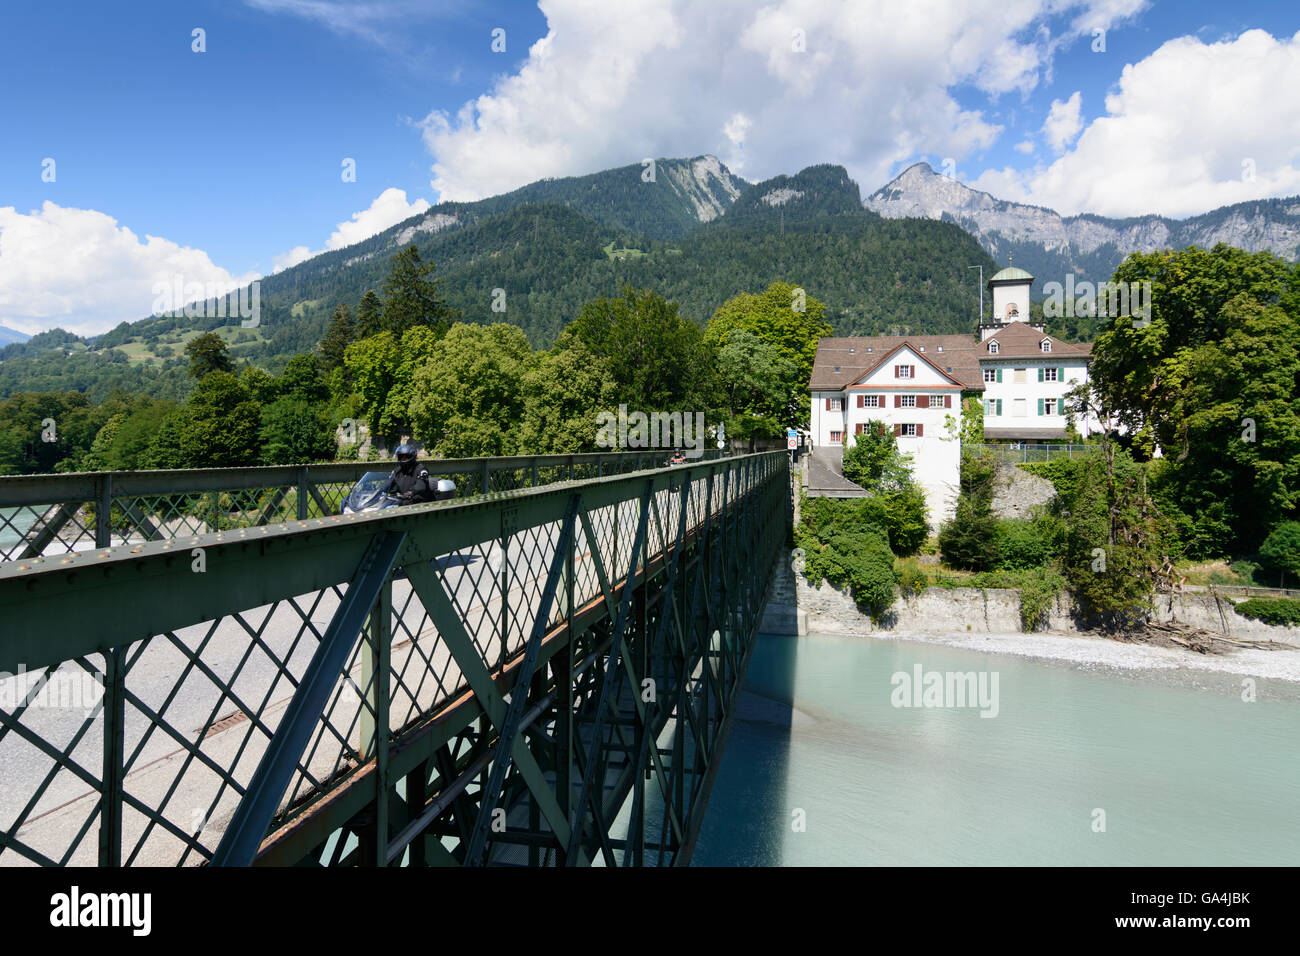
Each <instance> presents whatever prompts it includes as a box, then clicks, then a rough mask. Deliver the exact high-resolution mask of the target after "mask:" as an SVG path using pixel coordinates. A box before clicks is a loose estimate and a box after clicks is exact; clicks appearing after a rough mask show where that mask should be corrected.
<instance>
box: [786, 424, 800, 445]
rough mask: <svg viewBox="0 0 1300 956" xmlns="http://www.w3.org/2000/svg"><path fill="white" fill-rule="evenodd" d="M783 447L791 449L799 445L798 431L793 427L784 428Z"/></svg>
mask: <svg viewBox="0 0 1300 956" xmlns="http://www.w3.org/2000/svg"><path fill="white" fill-rule="evenodd" d="M785 447H786V448H791V449H793V448H798V447H799V433H798V432H797V431H795V430H794V429H793V428H787V429H786V430H785Z"/></svg>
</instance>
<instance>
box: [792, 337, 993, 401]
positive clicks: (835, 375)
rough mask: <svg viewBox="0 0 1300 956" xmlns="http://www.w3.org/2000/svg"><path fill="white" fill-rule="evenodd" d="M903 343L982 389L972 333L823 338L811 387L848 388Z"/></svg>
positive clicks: (933, 363) (814, 367) (818, 349)
mask: <svg viewBox="0 0 1300 956" xmlns="http://www.w3.org/2000/svg"><path fill="white" fill-rule="evenodd" d="M902 345H906V346H908V347H909V348H911V349H912V351H914V352H916V353H917V354H918V355H919V356H920V357H921V358H923V359H924V360H926V361H928V362H929V363H930V364H931V365H933V366H934V367H935V368H937V369H938V370H939V371H940V372H943V373H945V374H947V375H951V376H952V377H953V378H955V379H956V380H957V381H959V382H961V383H962V385H964V386H965V387H967V388H971V389H983V387H984V382H983V379H982V377H981V375H980V367H979V358H978V355H977V353H976V342H975V339H974V338H973V337H972V336H970V335H863V336H854V337H850V338H832V339H821V340H820V341H819V342H818V343H817V357H816V359H814V361H813V371H812V381H811V384H810V385H809V389H810V390H811V391H820V390H827V389H829V390H839V389H842V388H846V387H848V386H849V385H852V384H853V383H854V382H857V381H859V380H861V379H863V378H865V377H866V376H867V375H869V374H870V373H871V372H873V371H875V370H876V368H878V367H879V366H880V364H881V363H882V362H884V361H885V359H886V358H888V357H889V355H890V354H891V353H892V352H894V351H895V350H896V349H898V347H899V346H902ZM922 349H924V350H925V351H924V352H922V351H921V350H922ZM940 349H942V350H943V351H940Z"/></svg>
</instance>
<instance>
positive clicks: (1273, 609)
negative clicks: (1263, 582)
mask: <svg viewBox="0 0 1300 956" xmlns="http://www.w3.org/2000/svg"><path fill="white" fill-rule="evenodd" d="M1234 610H1236V612H1237V613H1238V614H1240V615H1241V616H1242V617H1249V618H1253V619H1254V620H1256V621H1263V622H1264V623H1265V624H1281V625H1284V626H1287V625H1292V624H1300V600H1296V599H1295V598H1251V599H1250V600H1249V601H1242V602H1241V603H1240V604H1238V605H1236V607H1235V608H1234Z"/></svg>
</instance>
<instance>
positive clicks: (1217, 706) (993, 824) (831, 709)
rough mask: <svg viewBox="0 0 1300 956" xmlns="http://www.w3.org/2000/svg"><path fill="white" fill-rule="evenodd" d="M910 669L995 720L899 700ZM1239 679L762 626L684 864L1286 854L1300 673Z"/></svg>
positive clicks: (1031, 861) (1295, 788) (1280, 861)
mask: <svg viewBox="0 0 1300 956" xmlns="http://www.w3.org/2000/svg"><path fill="white" fill-rule="evenodd" d="M918 665H919V667H920V669H921V671H920V674H921V686H922V687H924V686H926V684H927V683H929V682H930V680H931V679H930V678H929V677H928V675H929V674H931V673H936V672H937V673H939V674H941V675H947V674H948V673H950V672H951V673H953V674H963V673H973V674H974V675H975V676H976V678H978V676H979V675H980V674H981V673H982V674H983V675H984V680H985V685H984V686H985V690H986V691H987V692H988V694H987V696H986V698H985V700H986V702H992V701H993V700H996V715H995V716H994V715H993V714H994V709H995V708H994V707H993V706H988V705H986V706H984V707H983V708H981V707H979V706H970V704H973V703H978V701H972V700H970V699H967V700H966V701H965V702H964V703H966V704H967V706H910V707H909V706H895V703H900V704H901V703H904V702H905V701H904V699H903V697H902V696H901V695H902V692H903V690H904V679H903V678H901V677H900V678H897V679H896V678H895V675H906V682H907V683H908V684H910V683H912V682H913V681H915V679H916V677H917V673H918V672H917V668H918ZM994 673H996V674H997V682H996V684H994V682H993V674H994ZM944 679H945V683H946V676H945V678H944ZM1243 680H1244V679H1243V678H1242V677H1240V676H1238V675H1231V674H1217V673H1204V672H1195V673H1192V672H1187V671H1182V670H1171V671H1148V670H1139V671H1122V670H1116V669H1110V668H1098V667H1095V666H1092V667H1084V666H1082V665H1075V664H1069V663H1064V662H1053V661H1042V660H1036V659H1030V658H1026V657H1019V656H1013V655H1004V654H986V653H981V652H977V651H969V650H965V649H960V648H950V647H945V646H942V645H934V644H923V643H918V642H913V641H904V640H879V639H870V638H843V637H830V636H810V637H803V638H795V637H775V636H768V635H764V636H761V637H759V639H758V644H757V646H756V648H755V651H754V656H753V660H752V662H751V664H750V668H749V673H748V676H747V679H746V684H745V694H744V698H745V699H744V703H743V704H742V706H741V709H740V711H739V712H738V714H737V718H736V720H735V722H734V723H733V725H732V729H731V735H730V738H729V739H728V741H727V744H726V749H725V751H724V755H723V760H722V764H721V766H720V768H719V773H718V778H717V780H716V781H715V784H714V788H713V794H712V797H711V798H710V800H709V805H708V808H707V811H706V815H705V819H704V823H703V826H702V829H701V832H700V837H699V841H698V843H697V846H696V851H695V855H694V858H693V862H694V863H695V864H696V865H734V866H773V865H895V864H897V865H974V864H986V865H1230V864H1237V865H1254V864H1272V865H1291V866H1294V865H1296V864H1297V863H1300V686H1298V685H1296V684H1295V683H1291V682H1286V681H1270V680H1263V679H1259V680H1256V681H1255V682H1254V691H1255V695H1256V699H1255V700H1254V701H1253V702H1247V701H1245V700H1243V695H1247V690H1246V686H1245V685H1244V684H1243ZM995 688H996V691H997V693H996V697H994V696H993V694H992V691H993V690H994V689H995ZM937 693H938V692H937V691H936V694H937ZM915 702H916V703H919V704H924V703H925V702H926V699H925V698H924V697H919V699H917V700H916V701H915ZM930 702H931V703H936V704H937V703H941V701H940V700H939V699H938V698H937V697H935V698H932V699H931V700H930ZM942 702H944V703H948V704H961V703H963V701H962V700H961V699H959V698H955V697H954V698H950V699H948V700H946V701H942ZM981 709H982V710H983V711H984V712H986V713H989V714H990V716H988V717H982V716H981Z"/></svg>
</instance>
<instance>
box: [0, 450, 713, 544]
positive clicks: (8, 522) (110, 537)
mask: <svg viewBox="0 0 1300 956" xmlns="http://www.w3.org/2000/svg"><path fill="white" fill-rule="evenodd" d="M664 455H665V453H664V452H662V451H658V452H653V453H652V452H623V453H611V454H599V455H536V456H530V457H518V458H461V459H453V460H442V461H430V462H425V463H424V465H425V467H426V468H427V469H428V471H429V474H430V475H432V476H433V477H435V478H450V479H452V480H453V481H454V482H455V483H456V488H457V490H458V493H459V495H460V496H462V497H466V496H473V495H483V494H491V493H492V492H496V491H515V490H518V489H520V488H536V487H538V486H540V485H545V484H550V483H552V482H556V481H571V480H575V479H582V478H599V477H603V476H605V475H617V474H626V473H628V472H631V471H636V470H637V469H640V468H651V467H654V466H655V465H656V464H659V463H661V462H662V460H663V458H664ZM710 455H712V453H710ZM395 464H396V462H393V461H376V462H358V463H355V464H326V465H300V466H299V465H286V466H277V467H269V468H201V469H193V470H189V471H139V472H87V473H83V474H71V475H30V476H10V477H0V561H15V560H28V559H37V558H40V557H41V556H45V557H46V558H49V557H57V556H61V555H64V554H71V553H73V552H75V551H81V550H87V549H89V548H93V547H99V548H107V547H110V546H113V545H120V544H137V543H143V542H146V541H163V540H167V539H169V538H188V537H193V536H195V535H201V534H209V533H211V532H214V531H230V530H234V529H238V528H256V527H263V526H265V525H271V524H279V523H281V522H284V521H295V520H304V519H306V518H319V517H324V516H326V515H336V514H338V513H339V511H341V510H342V507H343V501H344V499H345V498H346V497H347V494H348V491H349V490H350V489H351V487H352V485H353V484H355V483H356V481H357V479H359V478H360V477H361V476H362V475H363V474H365V473H366V472H367V471H388V470H390V469H392V468H393V467H394V465H395Z"/></svg>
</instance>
